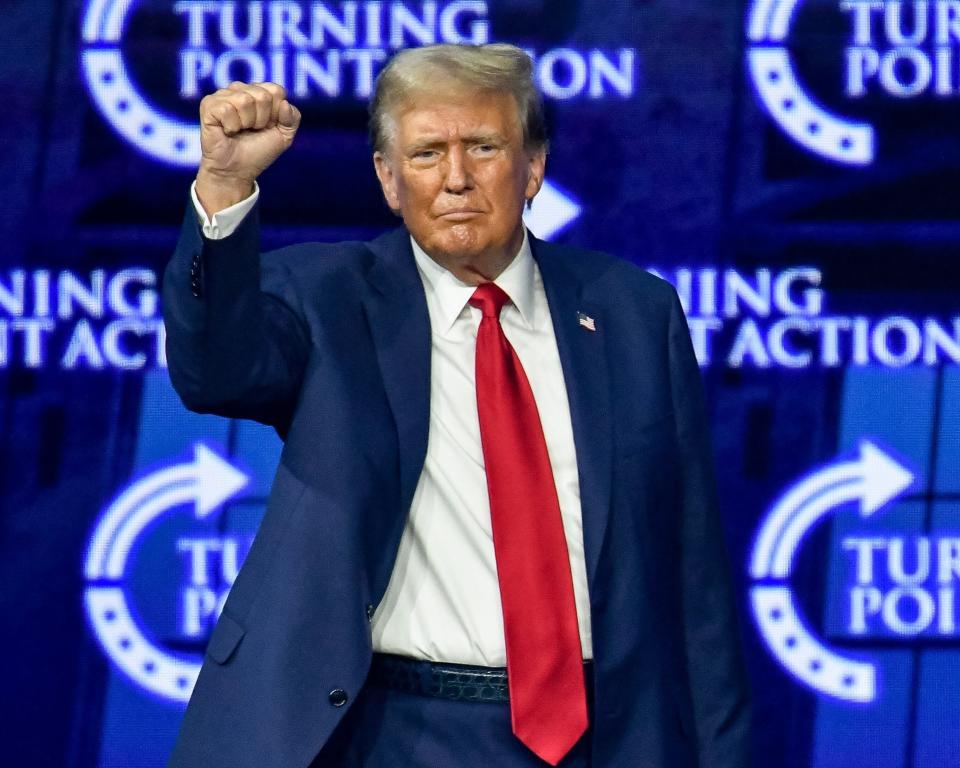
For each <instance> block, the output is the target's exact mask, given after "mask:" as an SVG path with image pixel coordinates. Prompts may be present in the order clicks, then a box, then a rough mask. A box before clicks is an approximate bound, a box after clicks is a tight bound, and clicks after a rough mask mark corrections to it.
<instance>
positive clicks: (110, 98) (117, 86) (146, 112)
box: [80, 0, 200, 166]
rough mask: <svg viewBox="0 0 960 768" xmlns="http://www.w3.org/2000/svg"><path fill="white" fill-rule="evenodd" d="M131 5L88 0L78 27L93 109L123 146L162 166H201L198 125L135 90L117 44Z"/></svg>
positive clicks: (130, 2)
mask: <svg viewBox="0 0 960 768" xmlns="http://www.w3.org/2000/svg"><path fill="white" fill-rule="evenodd" d="M135 3H136V0H90V2H88V3H87V6H86V11H85V13H84V15H83V21H82V22H81V36H82V39H83V48H82V53H81V58H80V61H81V66H82V69H83V75H84V77H85V79H86V81H87V88H88V89H89V90H90V94H91V96H92V97H93V101H94V103H95V104H96V105H97V109H99V110H100V112H101V114H102V115H103V116H104V117H105V118H106V119H107V121H108V122H109V123H110V124H111V125H112V126H113V127H114V128H115V129H116V130H117V131H118V132H119V133H120V135H121V136H123V137H124V138H125V139H127V141H129V142H131V143H133V144H134V145H135V146H137V147H139V148H140V149H141V150H143V151H144V152H146V153H147V154H148V155H151V156H152V157H155V158H156V159H158V160H162V161H164V162H167V163H172V164H174V165H182V166H195V165H196V164H197V163H199V162H200V125H199V123H187V122H184V121H182V120H179V119H177V118H175V117H172V116H171V115H167V114H164V113H163V112H161V111H159V110H157V109H156V108H154V107H153V106H152V105H151V104H150V103H149V102H148V101H147V100H146V99H145V98H144V97H143V96H142V95H141V94H140V92H139V91H138V90H137V88H136V86H135V85H134V84H133V80H132V79H131V77H130V74H129V69H128V67H127V66H126V63H125V62H124V59H123V51H122V50H121V42H122V40H123V35H124V31H125V29H126V25H127V19H128V18H129V16H130V11H131V9H132V8H133V7H134V5H135Z"/></svg>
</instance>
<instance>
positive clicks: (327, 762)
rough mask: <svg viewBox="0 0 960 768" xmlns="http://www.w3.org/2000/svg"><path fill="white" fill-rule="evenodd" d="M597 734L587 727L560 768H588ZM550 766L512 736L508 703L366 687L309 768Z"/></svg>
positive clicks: (502, 767)
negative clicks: (422, 694) (593, 741)
mask: <svg viewBox="0 0 960 768" xmlns="http://www.w3.org/2000/svg"><path fill="white" fill-rule="evenodd" d="M590 714H591V719H592V715H593V713H592V712H591V713H590ZM591 736H592V734H591V731H590V730H589V729H588V730H587V732H586V733H585V734H584V735H583V736H582V737H581V739H580V741H578V742H577V744H576V745H575V746H574V748H573V749H572V750H571V751H570V753H569V754H568V755H567V756H566V757H565V758H564V759H563V760H562V761H561V762H560V766H559V768H589V766H590V740H591ZM547 765H548V764H547V763H545V762H544V761H543V760H541V759H540V758H538V757H537V756H536V755H534V754H533V752H531V751H530V750H529V749H527V748H526V747H525V746H524V745H523V744H522V743H521V742H520V741H519V740H518V739H517V738H516V736H514V735H513V732H512V731H511V729H510V706H509V705H508V704H492V703H484V702H471V701H448V700H446V699H440V698H429V697H426V696H417V695H414V694H409V693H404V692H400V691H394V690H387V689H384V688H375V687H372V686H366V687H365V688H364V689H363V691H361V693H360V695H359V697H358V698H357V700H356V701H355V702H354V704H353V706H352V707H351V709H350V711H349V712H347V714H346V715H345V716H344V719H343V720H342V721H341V723H340V725H339V726H337V729H336V730H335V731H334V732H333V734H332V735H331V736H330V739H329V740H328V741H327V743H326V745H325V746H324V748H323V749H322V750H321V751H320V754H319V755H317V757H316V759H315V760H314V761H313V763H311V765H310V768H545V767H546V766H547Z"/></svg>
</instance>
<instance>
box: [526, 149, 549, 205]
mask: <svg viewBox="0 0 960 768" xmlns="http://www.w3.org/2000/svg"><path fill="white" fill-rule="evenodd" d="M527 163H528V165H527V174H528V175H527V188H526V189H525V190H524V193H523V196H524V197H525V198H526V200H527V202H528V203H529V202H530V201H531V200H533V198H534V197H536V194H537V192H539V191H540V187H542V186H543V176H544V174H545V173H546V168H547V151H546V150H545V149H544V148H542V147H541V148H540V149H535V150H533V151H531V152H530V153H528V155H527Z"/></svg>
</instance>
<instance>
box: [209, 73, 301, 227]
mask: <svg viewBox="0 0 960 768" xmlns="http://www.w3.org/2000/svg"><path fill="white" fill-rule="evenodd" d="M299 127H300V110H298V109H297V108H296V107H295V106H293V104H291V103H290V102H289V101H287V92H286V90H285V89H284V88H283V86H281V85H277V84H276V83H250V84H247V83H240V82H236V83H231V84H230V85H229V87H227V88H221V89H220V90H219V91H216V92H215V93H211V94H210V95H209V96H205V97H204V98H203V100H202V101H201V102H200V148H201V151H202V159H201V160H200V170H199V171H198V172H197V197H199V198H200V203H201V204H202V205H203V207H204V210H206V212H207V215H208V216H212V215H213V214H215V213H217V212H218V211H222V210H223V209H224V208H228V207H230V206H231V205H233V204H234V203H239V202H240V201H241V200H244V199H246V198H247V197H249V196H250V194H251V193H252V192H253V182H254V181H256V179H257V177H258V176H259V175H260V174H261V173H263V171H265V170H266V169H267V168H268V167H269V166H270V165H271V164H272V163H273V161H274V160H276V159H277V158H278V157H279V156H280V155H281V154H282V153H283V152H284V151H285V150H286V149H287V147H289V146H290V145H291V144H292V143H293V137H294V136H296V134H297V128H299Z"/></svg>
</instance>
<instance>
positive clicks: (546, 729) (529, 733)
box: [470, 283, 587, 765]
mask: <svg viewBox="0 0 960 768" xmlns="http://www.w3.org/2000/svg"><path fill="white" fill-rule="evenodd" d="M507 301H508V297H507V294H505V293H504V292H503V290H501V289H500V288H499V287H498V286H497V285H495V284H493V283H484V284H483V285H481V286H480V287H478V288H477V290H476V291H475V292H474V294H473V296H472V297H471V298H470V304H472V305H473V306H475V307H478V308H479V309H480V310H481V312H483V318H482V319H481V321H480V328H479V330H478V331H477V362H476V366H477V410H478V412H479V416H480V442H481V444H482V445H483V459H484V465H485V468H486V473H487V488H488V490H489V493H490V518H491V524H492V527H493V546H494V551H495V553H496V559H497V578H498V579H499V582H500V600H501V603H502V606H503V632H504V638H505V641H506V649H507V679H508V681H509V686H510V716H511V720H512V723H513V732H514V733H515V734H516V736H517V738H518V739H520V741H522V742H523V743H524V744H526V745H527V746H528V747H529V748H530V749H531V750H532V751H533V752H534V753H536V754H537V755H538V756H539V757H541V758H542V759H543V760H546V761H547V762H548V763H550V765H556V764H557V763H559V762H560V760H561V759H562V758H563V756H564V755H566V754H567V752H569V751H570V748H571V747H573V745H574V744H575V743H576V742H577V740H578V739H579V738H580V736H581V735H582V734H583V732H584V731H585V730H586V728H587V702H586V693H585V689H584V678H583V654H582V650H581V648H580V633H579V630H578V628H577V610H576V604H575V603H574V599H573V578H572V576H571V575H570V557H569V554H568V552H567V541H566V538H565V536H564V533H563V523H562V522H561V519H560V503H559V501H558V500H557V488H556V485H555V484H554V480H553V471H552V470H551V468H550V457H549V455H548V454H547V444H546V441H545V440H544V437H543V428H542V427H541V425H540V415H539V413H538V412H537V404H536V401H535V400H534V399H533V392H532V391H531V389H530V384H529V383H528V381H527V377H526V374H525V373H524V372H523V366H521V365H520V358H518V357H517V353H516V352H515V351H514V349H513V347H512V346H511V345H510V342H509V341H507V337H506V336H504V334H503V329H502V328H501V327H500V310H501V309H502V308H503V305H504V304H505V303H506V302H507Z"/></svg>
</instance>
